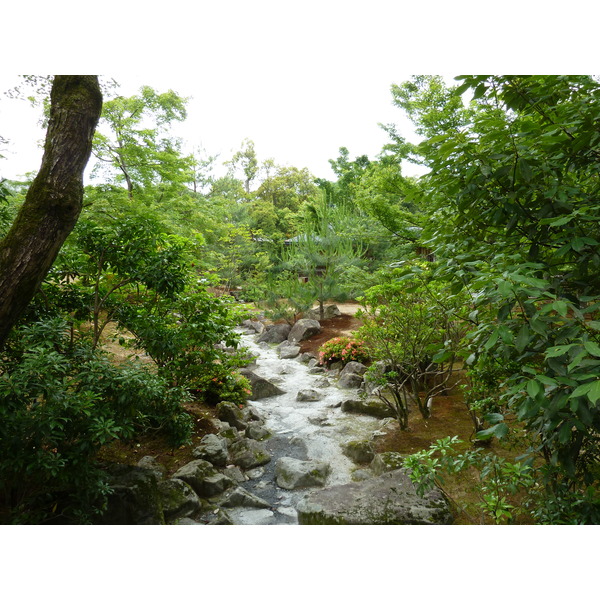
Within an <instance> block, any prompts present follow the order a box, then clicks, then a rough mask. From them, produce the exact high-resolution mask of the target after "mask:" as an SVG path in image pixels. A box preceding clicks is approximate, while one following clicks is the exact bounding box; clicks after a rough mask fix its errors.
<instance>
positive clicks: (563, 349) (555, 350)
mask: <svg viewBox="0 0 600 600" xmlns="http://www.w3.org/2000/svg"><path fill="white" fill-rule="evenodd" d="M573 346H575V344H566V345H563V346H552V347H551V348H548V350H546V358H556V357H557V356H562V355H563V354H566V353H567V352H568V351H569V350H570V349H571V348H572V347H573Z"/></svg>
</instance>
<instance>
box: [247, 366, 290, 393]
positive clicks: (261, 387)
mask: <svg viewBox="0 0 600 600" xmlns="http://www.w3.org/2000/svg"><path fill="white" fill-rule="evenodd" d="M240 374H241V375H243V376H244V377H246V379H248V381H250V386H251V387H252V395H251V396H250V397H249V399H250V400H262V399H263V398H270V397H271V396H280V395H281V394H285V392H284V391H283V390H282V389H281V388H279V387H277V386H276V385H275V384H274V383H271V382H270V381H268V380H266V379H265V378H264V377H261V376H260V375H257V374H256V373H254V372H253V371H251V370H250V369H240Z"/></svg>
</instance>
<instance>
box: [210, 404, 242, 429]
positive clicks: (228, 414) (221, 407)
mask: <svg viewBox="0 0 600 600" xmlns="http://www.w3.org/2000/svg"><path fill="white" fill-rule="evenodd" d="M216 408H217V416H218V417H219V419H220V420H221V421H225V422H226V423H229V424H230V425H231V426H232V427H235V428H236V429H237V430H238V431H244V430H245V429H246V427H247V426H248V423H246V418H245V415H244V413H243V412H242V409H241V408H239V407H238V406H237V405H236V404H234V403H233V402H219V404H217V407H216Z"/></svg>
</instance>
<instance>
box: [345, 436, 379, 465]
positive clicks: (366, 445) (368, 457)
mask: <svg viewBox="0 0 600 600" xmlns="http://www.w3.org/2000/svg"><path fill="white" fill-rule="evenodd" d="M342 453H343V454H344V455H345V456H347V457H348V458H349V459H350V460H352V461H353V462H355V463H357V464H359V465H364V464H367V463H371V462H372V461H373V459H374V458H375V447H374V445H373V442H370V441H369V440H353V441H351V442H347V443H345V444H343V445H342Z"/></svg>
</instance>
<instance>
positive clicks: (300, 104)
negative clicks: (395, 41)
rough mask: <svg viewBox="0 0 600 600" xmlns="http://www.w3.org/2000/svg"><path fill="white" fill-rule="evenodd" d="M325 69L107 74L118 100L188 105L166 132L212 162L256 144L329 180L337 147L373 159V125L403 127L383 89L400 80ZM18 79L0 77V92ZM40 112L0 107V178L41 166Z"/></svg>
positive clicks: (264, 153) (13, 103) (20, 104)
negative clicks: (143, 94)
mask: <svg viewBox="0 0 600 600" xmlns="http://www.w3.org/2000/svg"><path fill="white" fill-rule="evenodd" d="M330 71H331V69H330V68H329V67H327V68H325V69H319V68H314V69H313V68H307V70H306V71H305V72H298V73H295V74H294V73H280V74H278V72H277V69H274V70H271V69H265V70H264V71H259V72H257V73H247V74H246V73H244V72H241V71H240V70H235V69H232V70H229V69H226V70H225V73H222V74H219V73H216V72H213V73H212V74H210V75H208V76H207V74H206V73H203V74H200V73H198V74H190V73H187V72H186V73H181V72H173V73H148V74H137V73H133V74H132V73H115V72H107V73H106V74H107V75H108V76H110V77H114V78H115V79H116V80H117V81H118V82H119V83H120V84H121V88H120V93H121V94H123V95H125V96H130V95H133V94H136V93H137V92H138V90H139V88H140V87H141V86H142V85H150V86H152V87H154V88H155V89H156V90H157V91H160V92H164V91H167V90H168V89H172V90H174V91H176V92H177V93H179V94H180V95H182V96H186V97H190V100H189V103H188V118H187V120H186V121H185V122H184V123H183V124H179V123H176V124H174V127H173V132H174V134H175V135H177V136H178V137H181V138H182V139H184V140H185V142H186V143H187V145H188V149H189V150H190V151H191V150H192V149H193V148H194V147H198V146H201V147H203V148H204V150H205V151H206V152H207V153H208V154H209V155H214V154H219V160H221V161H223V160H227V159H229V158H231V155H232V154H233V152H235V151H237V150H238V149H239V148H240V146H241V143H242V141H243V140H244V139H245V138H249V139H251V140H253V141H254V142H255V147H256V151H257V154H258V158H259V160H261V161H262V160H264V159H267V158H273V159H274V160H275V162H276V163H278V164H288V165H292V166H296V167H299V168H303V167H307V168H308V169H309V170H310V171H311V172H312V173H313V174H314V175H315V176H318V177H324V178H328V179H332V178H334V175H333V172H332V171H331V169H330V167H329V163H328V160H329V159H332V158H336V157H337V156H338V150H339V148H340V146H346V147H347V148H348V149H349V151H350V153H351V155H353V156H354V155H359V154H368V155H369V156H371V157H372V158H374V157H375V156H376V154H377V153H378V152H379V151H380V150H381V148H382V146H383V145H384V144H385V143H386V142H387V141H388V136H387V134H386V133H385V132H384V131H383V130H382V129H381V128H380V127H378V123H380V122H381V123H389V122H395V123H400V122H403V123H405V126H404V127H403V129H404V130H406V131H407V132H408V133H410V124H409V123H408V122H407V121H406V119H405V118H404V117H403V115H402V113H401V111H400V110H399V109H398V108H395V107H394V106H392V96H391V93H390V86H391V84H392V83H399V82H401V81H402V80H403V79H404V78H407V77H408V76H409V75H410V73H405V74H404V76H402V75H396V76H395V77H394V75H393V73H392V72H381V73H380V72H378V71H374V72H364V73H357V74H356V75H355V76H352V77H351V76H348V77H341V76H340V75H339V74H337V75H336V73H334V72H330ZM17 80H18V78H17V77H7V76H1V75H0V91H4V90H6V89H7V88H10V87H11V82H13V81H15V82H16V81H17ZM39 112H40V111H39V110H35V109H33V108H31V107H30V106H29V104H28V102H26V101H24V100H8V99H3V100H0V135H2V136H4V137H5V138H8V139H9V140H10V144H9V146H7V147H5V148H4V150H3V151H2V153H3V154H4V156H5V158H6V159H5V160H3V161H0V174H1V175H2V176H4V177H9V178H14V177H18V176H20V175H22V174H23V173H25V172H27V171H34V170H36V169H37V168H38V167H39V164H40V161H41V149H39V148H38V147H37V145H36V140H38V139H40V140H41V139H42V138H43V135H44V131H43V130H42V129H41V128H40V127H38V126H37V121H38V115H39Z"/></svg>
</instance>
